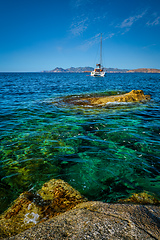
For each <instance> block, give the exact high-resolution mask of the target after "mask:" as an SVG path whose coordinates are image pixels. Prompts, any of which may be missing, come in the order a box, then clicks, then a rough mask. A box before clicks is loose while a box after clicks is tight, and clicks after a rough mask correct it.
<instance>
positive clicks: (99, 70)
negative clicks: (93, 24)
mask: <svg viewBox="0 0 160 240" xmlns="http://www.w3.org/2000/svg"><path fill="white" fill-rule="evenodd" d="M91 76H93V77H104V76H105V71H104V69H103V67H102V33H101V40H100V63H98V64H96V68H95V69H94V70H93V71H92V72H91Z"/></svg>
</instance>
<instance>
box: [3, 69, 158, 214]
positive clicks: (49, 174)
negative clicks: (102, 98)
mask: <svg viewBox="0 0 160 240" xmlns="http://www.w3.org/2000/svg"><path fill="white" fill-rule="evenodd" d="M132 89H135V90H137V89H141V90H143V91H144V93H145V94H150V95H151V99H152V100H151V101H149V102H147V103H143V104H140V103H136V104H124V105H114V104H113V105H107V106H106V107H102V108H100V107H94V108H88V107H84V108H82V107H80V106H71V105H69V104H62V102H61V101H59V99H62V97H64V96H65V97H66V96H68V95H81V94H93V95H94V94H102V93H103V94H119V93H121V92H129V91H131V90H132ZM55 103H56V104H55ZM0 131H1V133H0V178H1V181H0V201H1V204H0V211H1V212H3V211H4V210H5V209H6V208H7V207H8V206H9V204H10V203H11V201H13V200H14V199H15V198H17V197H18V196H19V194H20V193H22V192H23V191H26V190H30V189H32V190H33V191H36V190H37V189H38V188H40V187H41V186H42V184H43V183H44V182H45V181H48V180H50V179H52V178H61V179H63V180H65V181H67V182H68V183H69V184H70V185H72V186H73V187H74V188H76V189H77V190H79V191H80V192H81V193H82V194H83V195H85V196H86V197H88V198H89V199H91V200H101V201H105V202H117V201H118V200H119V199H121V198H126V197H128V196H130V194H131V193H135V192H143V191H147V192H149V193H151V194H155V195H156V196H157V197H160V174H159V173H160V74H107V75H106V77H104V78H94V77H90V76H89V75H88V76H87V75H86V74H69V73H66V74H58V73H57V74H54V73H0Z"/></svg>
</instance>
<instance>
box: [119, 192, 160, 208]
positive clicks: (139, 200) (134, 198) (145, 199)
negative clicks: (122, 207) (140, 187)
mask: <svg viewBox="0 0 160 240" xmlns="http://www.w3.org/2000/svg"><path fill="white" fill-rule="evenodd" d="M119 202H121V203H136V204H143V205H145V204H151V205H160V201H159V200H158V199H157V198H156V197H154V196H152V195H150V194H148V193H147V192H142V193H133V194H132V195H131V196H130V197H129V198H127V199H120V200H119Z"/></svg>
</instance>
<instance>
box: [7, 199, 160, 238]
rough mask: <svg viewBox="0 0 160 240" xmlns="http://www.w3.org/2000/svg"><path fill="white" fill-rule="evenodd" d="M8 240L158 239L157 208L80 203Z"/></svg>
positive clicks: (158, 220) (158, 222) (159, 212)
mask: <svg viewBox="0 0 160 240" xmlns="http://www.w3.org/2000/svg"><path fill="white" fill-rule="evenodd" d="M8 239H10V240H13V239H15V240H21V239H28V240H29V239H30V240H31V239H55V240H57V239H66V240H67V239H68V240H70V239H74V240H75V239H76V240H79V239H95V240H102V239H109V240H115V239H132V240H133V239H136V240H139V239H150V240H152V239H160V207H158V206H149V205H147V206H142V205H126V204H107V203H102V202H86V203H81V204H78V205H77V206H76V207H75V208H74V209H72V210H70V211H67V212H66V213H63V214H61V215H59V216H56V217H54V218H53V219H50V220H48V221H46V222H44V223H40V224H38V225H37V226H35V227H32V228H30V229H28V230H26V231H25V232H23V233H21V234H18V235H17V236H14V237H11V238H8Z"/></svg>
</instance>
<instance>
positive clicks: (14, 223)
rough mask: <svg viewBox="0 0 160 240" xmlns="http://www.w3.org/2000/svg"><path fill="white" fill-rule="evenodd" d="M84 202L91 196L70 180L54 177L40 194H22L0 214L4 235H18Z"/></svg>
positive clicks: (1, 235) (0, 226)
mask: <svg viewBox="0 0 160 240" xmlns="http://www.w3.org/2000/svg"><path fill="white" fill-rule="evenodd" d="M84 201H87V199H86V198H84V197H83V196H82V195H81V194H80V193H79V192H78V191H76V190H75V189H74V188H72V187H71V186H70V185H69V184H68V183H66V182H64V181H63V180H55V179H52V180H50V181H49V182H47V183H45V184H44V185H43V186H42V188H41V189H40V190H39V191H38V192H37V193H31V192H25V193H23V194H21V195H20V196H19V198H18V199H16V200H15V201H14V203H13V205H12V206H11V207H10V208H9V209H8V210H7V211H6V212H4V213H3V214H2V215H1V216H0V238H4V237H9V236H13V235H16V234H18V233H20V232H22V231H24V230H26V229H28V228H30V227H32V226H35V225H36V224H37V223H40V222H43V221H45V220H47V219H49V218H52V217H54V216H57V215H59V214H60V213H63V212H66V211H68V210H70V209H72V208H73V207H75V206H76V205H77V204H78V203H81V202H84Z"/></svg>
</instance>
